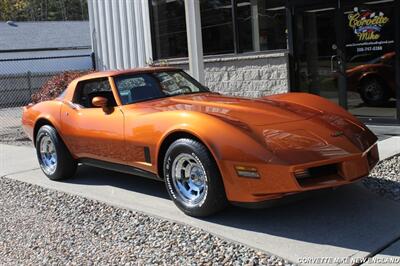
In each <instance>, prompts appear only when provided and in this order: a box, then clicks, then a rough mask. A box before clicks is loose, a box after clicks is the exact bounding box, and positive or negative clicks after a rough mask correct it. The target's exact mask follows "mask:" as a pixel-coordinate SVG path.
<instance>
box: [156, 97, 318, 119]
mask: <svg viewBox="0 0 400 266" xmlns="http://www.w3.org/2000/svg"><path fill="white" fill-rule="evenodd" d="M152 107H153V108H156V109H157V110H158V111H166V110H186V111H197V112H201V113H206V114H209V115H212V116H216V117H220V118H222V119H231V120H235V121H240V122H244V123H246V124H249V125H254V126H259V125H272V124H279V123H287V122H293V121H300V120H304V119H308V118H311V117H313V116H316V115H318V114H320V113H321V112H320V111H318V110H315V109H311V108H307V107H304V106H301V105H297V104H293V103H283V102H278V101H272V100H268V99H247V98H238V97H229V96H223V95H219V94H214V93H201V94H191V95H181V96H175V97H169V98H166V99H163V100H162V101H160V102H158V103H157V104H154V103H153V104H152Z"/></svg>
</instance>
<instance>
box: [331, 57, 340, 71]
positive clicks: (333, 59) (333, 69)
mask: <svg viewBox="0 0 400 266" xmlns="http://www.w3.org/2000/svg"><path fill="white" fill-rule="evenodd" d="M337 57H338V56H337V55H332V56H331V72H333V73H336V72H338V70H337V69H335V66H334V63H333V62H334V61H335V58H337Z"/></svg>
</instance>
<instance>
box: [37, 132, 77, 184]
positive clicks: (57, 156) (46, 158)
mask: <svg viewBox="0 0 400 266" xmlns="http://www.w3.org/2000/svg"><path fill="white" fill-rule="evenodd" d="M36 155H37V157H38V160H39V165H40V168H41V169H42V171H43V173H44V174H45V175H46V176H47V177H48V178H49V179H51V180H61V179H65V178H68V177H72V176H73V175H74V174H75V172H76V167H77V162H76V160H74V159H73V158H72V156H71V154H70V153H69V151H68V149H67V147H66V146H65V144H64V143H63V142H62V140H61V139H60V136H59V135H58V133H57V131H56V129H55V128H54V127H52V126H49V125H44V126H42V127H41V128H40V129H39V131H38V133H37V137H36Z"/></svg>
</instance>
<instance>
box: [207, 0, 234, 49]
mask: <svg viewBox="0 0 400 266" xmlns="http://www.w3.org/2000/svg"><path fill="white" fill-rule="evenodd" d="M200 16H201V33H202V36H203V53H204V54H205V55H211V54H231V53H233V52H234V51H235V50H234V40H233V34H232V33H233V20H232V6H231V0H214V1H210V0H200Z"/></svg>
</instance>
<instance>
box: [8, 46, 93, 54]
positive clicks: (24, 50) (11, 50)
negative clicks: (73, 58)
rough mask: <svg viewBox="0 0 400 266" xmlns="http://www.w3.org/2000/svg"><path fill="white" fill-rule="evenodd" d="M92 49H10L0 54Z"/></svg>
mask: <svg viewBox="0 0 400 266" xmlns="http://www.w3.org/2000/svg"><path fill="white" fill-rule="evenodd" d="M88 49H92V47H91V46H90V45H86V46H72V47H53V48H50V47H49V48H32V49H8V50H0V53H17V52H18V53H20V52H45V51H67V50H88Z"/></svg>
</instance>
